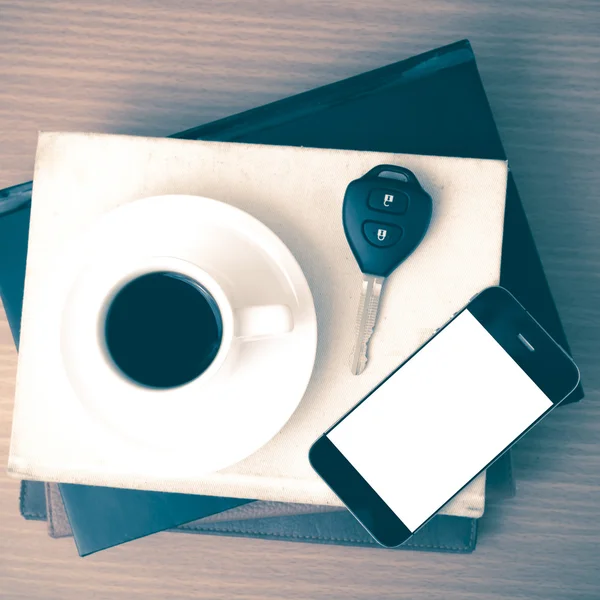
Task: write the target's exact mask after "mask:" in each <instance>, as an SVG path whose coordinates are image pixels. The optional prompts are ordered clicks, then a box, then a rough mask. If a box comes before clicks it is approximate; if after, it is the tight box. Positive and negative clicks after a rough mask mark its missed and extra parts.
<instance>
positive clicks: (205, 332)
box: [104, 272, 222, 388]
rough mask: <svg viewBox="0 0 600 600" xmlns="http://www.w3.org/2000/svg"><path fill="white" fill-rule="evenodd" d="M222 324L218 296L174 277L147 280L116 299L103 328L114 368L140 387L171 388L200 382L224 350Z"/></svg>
mask: <svg viewBox="0 0 600 600" xmlns="http://www.w3.org/2000/svg"><path fill="white" fill-rule="evenodd" d="M221 335H222V321H221V314H220V312H219V308H218V307H217V304H216V302H215V300H214V299H213V297H212V296H211V295H210V294H209V293H208V292H207V291H206V290H205V289H204V288H203V287H202V286H201V285H199V284H198V283H196V282H195V281H193V280H192V279H190V278H188V277H186V276H183V275H180V274H178V273H171V272H155V273H148V274H147V275H142V276H141V277H138V278H137V279H134V280H132V281H130V282H129V283H127V284H126V285H125V286H124V287H123V288H121V290H119V291H118V292H117V294H116V296H115V297H114V299H113V300H112V302H111V304H110V306H109V308H108V311H107V314H106V320H105V323H104V336H105V343H106V349H107V351H108V354H109V356H110V358H111V359H112V361H113V362H114V364H115V365H116V366H117V367H118V369H119V370H120V371H121V372H122V373H124V374H125V375H126V376H127V377H129V378H130V379H132V380H133V381H135V382H136V383H138V384H140V385H144V386H148V387H152V388H171V387H176V386H180V385H183V384H185V383H188V382H190V381H192V380H193V379H196V377H198V376H199V375H201V374H202V373H203V372H204V371H205V370H206V369H207V368H208V367H209V365H210V364H211V363H212V361H213V360H214V358H215V356H216V355H217V352H218V351H219V347H220V345H221Z"/></svg>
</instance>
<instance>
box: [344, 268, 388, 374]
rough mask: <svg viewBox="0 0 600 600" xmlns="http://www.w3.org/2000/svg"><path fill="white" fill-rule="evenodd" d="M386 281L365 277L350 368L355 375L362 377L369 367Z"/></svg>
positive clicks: (382, 278) (381, 278)
mask: <svg viewBox="0 0 600 600" xmlns="http://www.w3.org/2000/svg"><path fill="white" fill-rule="evenodd" d="M384 279H385V278H384V277H375V276H374V275H363V282H362V290H361V293H360V302H359V304H358V315H357V317H356V342H355V346H354V352H353V354H352V364H351V367H350V368H351V370H352V373H354V375H360V374H361V373H362V372H363V371H364V370H365V368H366V366H367V346H368V344H369V340H370V339H371V335H372V334H373V329H374V327H375V321H376V319H377V311H378V309H379V299H380V298H381V288H382V286H383V282H384Z"/></svg>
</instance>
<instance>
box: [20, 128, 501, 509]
mask: <svg viewBox="0 0 600 600" xmlns="http://www.w3.org/2000/svg"><path fill="white" fill-rule="evenodd" d="M378 164H397V165H402V166H404V167H406V168H408V169H410V170H412V171H413V172H414V173H415V175H416V176H417V178H418V179H419V181H420V183H421V184H422V186H423V187H424V188H425V190H427V191H428V193H429V194H430V195H431V196H432V198H433V218H432V223H431V226H430V229H429V231H428V233H427V235H426V237H425V239H424V240H423V242H422V244H421V245H420V246H419V247H418V248H417V250H416V251H415V252H414V253H413V254H412V255H411V256H410V257H409V258H408V259H407V260H406V261H405V262H404V263H403V264H402V265H401V266H400V267H399V268H398V269H397V270H396V271H395V272H394V273H392V275H391V276H390V277H389V278H388V280H387V282H386V285H385V288H384V293H383V296H382V301H381V305H380V313H379V316H378V322H377V327H376V329H375V332H374V335H373V337H372V339H371V344H370V359H369V363H368V367H367V369H366V370H365V372H364V373H363V374H362V375H360V376H359V377H355V376H354V375H352V374H351V372H350V369H349V360H350V355H351V351H352V347H353V343H354V324H355V319H356V311H357V306H358V298H359V294H360V289H361V273H360V271H359V269H358V266H357V264H356V262H355V260H354V257H353V256H352V253H351V251H350V248H349V247H348V244H347V241H346V238H345V235H344V231H343V226H342V220H341V205H342V201H343V197H344V191H345V189H346V186H347V185H348V183H349V182H350V181H352V180H353V179H356V178H358V177H361V176H362V175H364V174H365V173H366V172H367V171H368V170H370V169H371V168H372V167H374V166H375V165H378ZM506 181H507V165H506V163H505V162H502V161H492V160H482V159H466V158H448V157H432V156H415V155H403V154H387V153H374V152H357V151H337V150H323V149H310V148H291V147H277V146H261V145H248V144H235V143H221V142H202V141H186V140H174V139H154V138H142V137H131V136H113V135H101V134H81V133H43V134H41V135H40V139H39V144H38V152H37V159H36V167H35V179H34V191H33V199H32V213H31V228H30V240H29V254H28V260H27V272H26V282H25V298H24V307H23V320H22V331H21V347H20V356H19V366H18V375H17V389H16V400H15V413H14V421H13V435H12V440H11V452H10V458H9V472H10V473H11V474H12V475H14V476H16V477H22V478H27V479H37V480H44V481H58V482H70V483H86V484H92V485H107V486H114V487H131V488H139V489H148V490H162V491H170V492H186V493H198V494H208V495H219V496H230V497H239V498H255V499H261V500H268V501H281V502H297V503H308V504H322V505H340V501H339V500H338V499H337V498H336V497H335V495H334V494H333V493H332V492H331V491H330V490H329V489H328V488H327V486H326V485H325V484H324V483H323V482H322V481H321V480H320V479H319V478H318V477H317V475H316V474H315V473H314V472H313V470H312V469H311V467H310V465H309V463H308V458H307V453H308V449H309V447H310V445H311V444H312V442H314V440H315V439H316V438H317V437H318V436H319V435H320V434H321V433H322V432H323V431H324V430H326V429H327V428H328V427H329V426H330V425H331V424H332V423H334V422H335V421H336V420H337V419H338V418H339V417H340V416H341V415H342V414H344V412H346V411H347V410H348V409H349V408H351V407H352V406H353V405H354V404H356V403H357V402H358V401H359V400H361V399H362V398H363V397H364V396H365V395H366V394H367V393H368V392H369V391H370V390H371V389H372V388H373V387H375V386H376V385H377V383H379V381H381V380H382V379H383V378H384V377H385V376H387V375H388V374H389V373H390V372H391V371H392V370H394V369H395V368H396V367H397V366H398V365H399V364H400V363H401V362H402V361H403V360H404V359H405V358H407V357H408V356H409V355H410V354H411V353H412V352H413V351H414V350H415V349H416V348H418V347H419V346H420V345H421V344H422V343H423V342H424V341H426V340H427V339H428V338H429V337H430V336H431V335H432V334H433V332H434V331H435V330H436V329H437V328H438V327H440V326H441V325H443V324H444V323H445V322H446V321H447V320H448V318H449V317H450V316H451V315H452V314H453V313H454V312H455V311H456V310H458V309H460V308H461V307H462V306H464V305H465V304H466V303H467V302H468V301H469V299H470V298H471V297H472V296H473V295H474V294H476V293H477V292H479V291H481V290H482V289H484V288H486V287H488V286H491V285H496V284H498V282H499V278H500V262H501V248H502V234H503V219H504V207H505V194H506ZM164 194H185V195H194V196H203V197H208V198H213V199H215V200H218V201H220V202H223V203H226V204H228V205H230V206H233V207H236V208H239V209H241V210H243V211H245V212H247V213H249V214H250V215H251V216H253V217H254V218H256V219H258V220H259V221H260V222H262V223H263V224H264V225H266V226H267V227H268V228H270V229H271V230H272V231H273V232H274V233H275V234H276V235H277V236H278V237H279V239H280V240H281V241H282V242H283V243H284V244H285V245H286V246H287V248H288V249H289V250H290V251H291V254H292V255H293V256H294V257H295V259H296V261H297V263H298V264H299V266H300V267H301V270H302V272H303V274H304V276H305V278H306V281H307V282H308V285H309V287H310V291H311V292H312V297H313V300H314V309H315V311H316V319H317V329H318V343H317V349H316V358H315V362H314V369H313V371H312V376H311V377H310V381H309V383H308V387H307V388H306V392H305V393H304V396H303V398H302V400H301V402H300V403H299V405H298V407H297V408H296V410H295V411H294V412H293V414H292V415H291V417H290V418H289V420H288V421H287V423H286V424H285V425H284V426H283V427H282V428H281V430H280V431H279V432H278V433H277V434H276V435H275V436H274V437H272V439H270V441H268V442H267V443H265V444H264V445H263V446H262V447H260V448H259V449H258V450H256V451H255V452H253V453H252V454H251V455H250V456H247V457H246V458H244V459H243V460H241V461H239V462H237V463H236V464H233V465H232V466H229V467H227V468H224V469H221V470H220V471H217V472H213V473H209V474H206V473H205V472H204V473H203V472H201V469H200V468H199V464H201V463H202V460H201V458H199V456H198V455H195V454H194V453H193V452H190V451H189V448H190V446H189V444H187V443H185V440H186V437H189V436H193V435H196V436H201V435H202V432H203V431H206V430H207V429H212V430H218V431H220V432H222V435H223V436H224V437H225V438H227V436H228V435H231V432H233V431H236V428H237V430H240V431H241V430H242V429H243V428H244V427H248V428H251V427H253V424H256V423H260V420H261V419H262V418H263V416H264V411H263V409H261V410H256V411H252V410H251V408H248V407H245V408H244V409H242V408H240V411H239V413H238V412H237V411H236V410H232V411H229V413H228V415H227V416H228V418H227V419H224V418H221V419H218V420H215V421H214V422H209V421H207V422H190V421H191V419H189V417H186V413H185V411H182V412H180V413H178V410H179V409H178V406H177V404H176V403H175V404H168V403H165V405H164V407H163V409H162V410H163V411H164V415H165V418H164V422H163V424H162V427H161V426H160V425H159V422H158V420H154V421H152V420H148V423H149V424H150V425H151V428H150V430H148V431H147V434H148V437H149V438H153V439H156V440H159V439H160V440H162V446H161V447H162V448H163V450H164V449H165V448H166V450H165V451H163V452H156V451H148V448H147V447H146V446H144V444H137V443H136V442H135V441H132V440H130V439H126V438H127V436H126V435H123V434H122V433H121V430H119V432H117V431H116V430H112V429H111V427H110V426H109V425H107V424H106V423H105V422H103V421H102V419H100V420H99V419H97V418H96V416H95V413H94V411H90V410H88V408H89V403H86V402H85V401H82V398H81V394H82V392H81V390H78V393H76V391H75V389H74V386H73V385H72V384H71V382H70V380H69V377H68V376H67V374H66V369H65V368H64V365H63V356H62V353H61V344H60V335H58V334H57V326H56V324H57V322H58V321H60V320H61V319H62V318H63V311H64V305H63V304H62V303H61V302H59V296H60V293H62V292H61V290H59V289H57V288H58V287H60V286H57V285H55V284H54V283H53V282H54V281H57V280H60V277H58V279H57V276H59V275H60V270H61V262H60V257H61V253H64V251H65V248H67V247H68V245H69V244H72V243H73V240H76V239H77V238H78V237H81V236H82V235H83V236H84V237H85V236H86V232H88V231H93V228H94V226H95V224H96V223H98V222H99V221H100V220H101V219H102V218H103V217H104V215H106V214H108V213H110V211H112V210H113V209H116V208H117V207H121V206H124V205H127V204H129V203H132V202H134V201H136V200H140V199H142V198H146V197H150V196H158V195H164ZM181 218H182V216H181V215H177V214H165V219H164V224H163V226H164V228H165V230H170V231H177V228H178V227H179V226H180V225H181ZM178 219H179V221H178ZM144 226H145V225H144V223H143V222H140V223H139V228H140V230H141V231H143V230H144ZM134 238H135V232H132V239H134ZM112 242H113V240H110V239H107V240H106V252H107V254H109V253H110V247H111V244H112ZM63 291H64V290H63ZM53 299H54V300H53ZM286 368H287V367H286ZM293 368H294V366H293V365H289V369H290V372H291V371H292V370H293ZM92 379H93V377H92ZM88 383H89V385H91V386H93V385H94V383H95V382H93V381H90V382H88ZM262 383H264V381H263V382H256V385H257V386H260V385H261V384H262ZM98 385H101V382H100V381H99V382H98ZM111 401H112V402H113V404H114V406H117V407H118V406H119V405H120V406H121V407H123V408H122V411H123V423H124V428H125V430H126V428H127V427H126V426H127V419H128V418H131V415H132V414H133V412H134V411H133V409H132V408H131V407H127V403H128V398H127V397H122V398H119V399H118V402H116V401H115V399H114V398H112V399H111ZM200 401H202V399H199V402H200ZM208 401H210V399H208ZM239 402H240V403H243V402H244V397H243V396H241V397H240V398H239ZM119 403H120V404H119ZM240 406H241V405H240ZM138 408H139V415H140V419H142V420H143V419H144V415H143V412H144V408H143V405H140V406H139V407H138ZM115 410H116V412H117V414H115V415H114V418H115V419H118V418H119V414H118V413H119V410H121V409H118V408H117V409H115ZM157 410H158V409H157ZM249 415H250V417H249ZM240 420H243V422H238V421H240ZM100 421H102V422H100ZM173 424H178V425H177V426H174V425H173ZM152 427H154V429H152ZM179 442H181V443H179ZM232 443H233V442H232ZM484 486H485V476H484V475H482V476H480V477H479V478H477V479H476V480H475V481H474V482H472V484H471V485H469V486H468V487H467V488H465V490H463V491H462V492H461V493H460V494H459V495H458V496H457V497H456V498H455V499H454V501H453V502H452V503H450V504H449V505H448V506H446V507H445V509H444V511H443V512H446V513H447V514H455V515H462V516H469V517H478V516H480V515H481V514H482V513H483V509H484Z"/></svg>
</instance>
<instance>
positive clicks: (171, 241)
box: [57, 195, 317, 475]
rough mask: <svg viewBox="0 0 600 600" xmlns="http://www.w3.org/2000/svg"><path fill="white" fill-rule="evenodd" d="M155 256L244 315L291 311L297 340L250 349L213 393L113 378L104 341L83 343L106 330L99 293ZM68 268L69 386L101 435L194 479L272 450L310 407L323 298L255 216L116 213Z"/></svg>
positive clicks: (70, 253) (164, 203)
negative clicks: (185, 267) (101, 327)
mask: <svg viewBox="0 0 600 600" xmlns="http://www.w3.org/2000/svg"><path fill="white" fill-rule="evenodd" d="M152 256H169V257H175V258H179V259H182V260H186V261H189V262H192V263H194V264H196V265H198V266H200V267H201V268H202V269H204V270H205V271H206V272H207V273H210V274H211V275H212V276H213V277H215V278H217V276H218V277H219V278H221V280H225V281H226V283H227V286H228V288H229V289H231V290H233V296H232V297H231V298H230V299H231V301H232V304H233V305H234V306H236V300H238V301H239V300H240V299H241V298H242V297H243V298H244V302H245V303H246V304H247V303H248V301H250V304H253V305H264V304H286V305H287V306H289V307H290V309H291V311H292V315H293V321H294V328H293V330H292V331H291V332H289V333H286V334H284V335H281V336H279V337H273V338H268V339H263V340H255V341H246V342H243V343H242V344H241V346H240V350H239V352H240V354H239V358H238V360H237V363H236V366H235V368H234V369H233V370H231V371H230V372H225V373H222V372H220V371H219V372H218V373H217V375H216V376H215V377H213V379H211V380H209V381H208V383H205V384H204V385H202V386H198V385H196V386H195V385H194V382H191V383H189V384H186V385H185V386H181V387H180V388H174V389H172V390H153V389H149V388H141V387H140V386H136V385H133V384H132V383H131V382H128V381H127V380H125V379H124V378H122V377H120V376H118V375H117V374H116V373H112V374H111V373H109V371H108V370H107V369H106V368H104V366H103V365H101V364H100V360H99V359H98V358H94V356H96V357H97V356H99V355H98V353H96V354H94V352H93V351H92V348H91V345H92V344H93V343H94V340H93V339H92V338H93V336H92V335H87V334H86V335H81V334H80V333H78V332H82V331H83V332H85V331H88V332H89V331H91V328H92V327H93V326H94V325H93V324H94V323H95V322H97V313H96V312H95V310H96V309H95V308H94V306H93V303H91V302H88V299H89V298H90V297H91V295H90V294H91V291H90V290H94V286H96V287H98V281H99V277H100V275H101V278H104V279H103V281H108V280H110V277H111V274H112V272H113V271H114V274H115V275H114V276H115V277H118V273H119V272H121V274H122V265H123V264H126V263H127V261H130V260H136V259H139V258H144V257H152ZM60 262H61V266H60V271H61V276H60V280H57V285H58V286H60V287H62V288H63V289H64V290H65V293H64V296H63V300H64V305H63V306H64V308H63V311H62V322H61V332H62V333H61V339H62V340H63V341H62V343H61V351H62V357H63V361H62V362H63V365H64V369H65V372H66V374H67V378H68V380H69V382H70V383H71V386H72V388H73V389H74V391H75V395H76V397H77V400H78V401H79V403H80V405H81V406H82V407H83V408H84V410H85V411H86V412H87V414H88V416H89V417H91V418H92V420H93V421H94V424H95V426H96V427H97V426H100V427H102V428H103V429H104V430H105V432H106V433H107V435H109V437H113V438H114V439H115V441H118V445H119V446H123V444H125V445H126V446H127V447H129V448H130V452H132V453H133V454H136V453H139V454H140V457H141V456H142V455H143V461H144V462H147V461H148V460H149V459H151V460H155V461H157V462H158V463H162V464H163V465H164V464H166V463H168V464H170V465H171V469H172V471H173V473H174V474H175V473H176V472H178V471H180V472H181V473H184V472H186V473H189V472H190V470H189V463H190V460H192V461H193V464H194V474H195V475H202V474H204V473H209V472H213V471H217V470H220V469H223V468H225V467H227V466H229V465H232V464H234V463H236V462H238V461H240V460H242V459H244V458H245V457H247V456H249V455H250V454H252V453H253V452H255V451H256V450H258V448H260V447H261V446H263V445H264V444H266V443H267V442H268V441H269V440H270V439H271V438H272V437H273V436H274V435H275V434H276V433H277V432H278V431H279V430H280V429H281V428H282V427H283V426H284V425H285V423H286V422H287V421H288V419H289V418H290V416H291V415H292V413H293V412H294V410H295V409H296V407H297V406H298V404H299V403H300V400H301V399H302V397H303V395H304V392H305V389H306V387H307V385H308V382H309V380H310V377H311V374H312V370H313V365H314V360H315V353H316V344H317V320H316V315H315V309H314V304H313V298H312V294H311V291H310V288H309V286H308V283H307V281H306V278H305V277H304V274H303V273H302V270H301V268H300V266H299V265H298V263H297V261H296V259H295V258H294V256H293V255H292V254H291V252H290V251H289V249H288V248H287V247H286V246H285V244H284V243H283V242H282V241H281V240H280V239H279V238H278V237H277V236H276V235H275V234H274V233H273V232H272V231H271V230H270V229H268V228H267V227H266V226H265V225H264V224H262V223H261V222H260V221H258V220H257V219H255V218H254V217H252V216H250V215H249V214H248V213H246V212H244V211H242V210H239V209H237V208H235V207H232V206H230V205H227V204H224V203H222V202H218V201H216V200H211V199H209V198H203V197H198V196H181V195H178V196H155V197H152V198H145V199H142V200H138V201H135V202H133V203H130V204H127V205H125V206H122V207H120V208H117V209H115V210H113V211H111V212H110V213H107V214H106V215H105V216H104V217H102V218H101V219H100V220H99V221H97V222H96V224H95V225H94V226H93V228H92V229H91V230H89V231H87V232H86V233H85V234H84V235H82V236H80V237H79V238H78V239H77V240H76V241H75V242H72V243H70V244H69V245H68V247H67V248H66V249H65V251H64V252H63V253H61V258H60ZM69 332H75V334H76V335H78V337H76V338H73V336H72V335H71V333H69ZM65 339H71V342H69V343H65V342H64V340H65ZM72 339H76V340H77V343H72ZM90 357H91V358H90ZM157 466H158V465H157Z"/></svg>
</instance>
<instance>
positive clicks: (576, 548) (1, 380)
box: [0, 0, 600, 600]
mask: <svg viewBox="0 0 600 600" xmlns="http://www.w3.org/2000/svg"><path fill="white" fill-rule="evenodd" d="M464 37H468V38H469V39H470V40H471V41H472V43H473V46H474V49H475V52H476V54H477V57H478V63H479V67H480V70H481V74H482V77H483V80H484V83H485V85H486V88H487V92H488V95H489V98H490V102H491V104H492V108H493V110H494V112H495V115H496V117H497V122H498V125H499V128H500V132H501V134H502V137H503V139H504V143H505V146H506V150H507V153H508V156H509V158H510V164H511V168H512V170H513V172H514V174H515V177H516V180H517V184H518V186H519V188H520V191H521V195H522V197H523V201H524V204H525V208H526V211H527V214H528V216H529V218H530V222H531V227H532V229H533V232H534V235H535V238H536V240H537V243H538V247H539V251H540V254H541V257H542V260H543V262H544V265H545V268H546V271H547V275H548V278H549V280H550V284H551V287H552V289H553V291H554V295H555V299H556V302H557V304H558V307H559V309H560V312H561V315H562V318H563V322H564V326H565V329H566V331H567V335H568V337H569V340H570V342H571V345H572V350H573V353H574V356H575V359H576V361H577V362H578V363H579V365H580V367H581V370H582V374H583V382H584V386H585V390H586V393H587V396H586V398H585V400H584V401H583V402H581V403H580V404H579V405H575V406H569V407H565V408H562V409H559V411H557V413H555V414H554V415H553V416H552V417H551V418H549V419H547V421H545V422H544V423H542V424H541V425H540V427H538V428H536V430H535V431H533V432H532V433H531V434H530V435H528V436H527V437H526V438H525V439H524V440H523V441H522V442H521V443H520V444H519V445H518V447H517V448H516V450H515V452H514V459H515V464H516V477H517V480H518V491H517V497H516V498H514V499H512V500H509V501H504V502H502V503H499V504H496V505H491V506H489V507H488V508H487V511H486V515H485V516H484V518H483V519H482V523H481V527H480V536H479V543H478V547H477V550H476V552H475V553H474V554H472V555H444V554H425V553H415V552H386V551H381V550H377V549H360V548H343V547H333V546H332V547H328V546H316V545H310V544H295V543H287V542H274V541H260V540H239V539H232V538H217V537H204V536H190V535H177V534H168V533H161V534H158V535H155V536H152V537H150V538H147V539H143V540H139V541H136V542H133V543H130V544H127V545H125V546H121V547H118V548H113V549H111V550H108V551H105V552H101V553H99V554H97V555H94V556H91V557H88V558H86V559H80V558H78V556H77V554H76V552H75V548H74V545H73V542H72V540H71V539H63V540H52V539H50V538H49V537H48V536H47V534H46V529H45V525H44V524H43V523H37V522H26V521H24V520H23V519H22V518H21V517H20V515H19V514H18V504H17V496H18V483H17V482H16V481H14V480H11V479H9V478H8V477H6V475H4V474H1V475H0V520H1V521H0V597H1V598H3V599H9V598H10V599H12V598H60V599H68V598H74V599H75V598H77V599H81V598H91V597H93V598H124V599H125V598H127V599H137V598H192V597H194V598H227V599H230V598H241V599H251V598H252V599H265V598H285V599H286V600H287V599H290V600H291V599H295V598H306V599H311V600H313V599H320V598H336V599H337V598H340V599H341V598H377V599H379V600H383V599H385V598H409V599H411V600H417V599H419V598H444V599H445V600H450V599H454V598H456V599H465V598H476V599H478V600H482V599H492V598H493V599H499V598H512V599H517V598H540V599H544V600H547V599H550V598H557V599H561V600H575V599H579V598H591V599H596V600H597V599H598V598H600V569H599V568H598V567H599V566H600V550H599V543H600V456H599V454H600V405H599V400H600V366H599V365H598V359H599V358H600V97H599V92H600V2H598V1H597V0H590V1H585V0H571V1H570V2H563V1H557V0H545V1H540V2H528V3H523V2H520V1H518V0H510V1H508V0H504V1H499V2H496V1H490V0H486V1H485V2H483V1H481V0H479V1H478V0H458V1H455V2H445V1H442V0H434V1H428V2H427V1H415V0H410V1H409V0H406V1H403V2H398V1H396V2H385V1H383V0H370V2H364V1H363V2H359V1H355V0H347V1H345V2H341V1H334V0H330V1H328V2H314V1H312V0H310V1H304V2H300V1H297V2H292V1H289V0H262V1H260V2H259V1H257V0H254V1H249V0H247V1H243V0H237V1H223V2H211V1H209V0H201V1H193V0H168V1H167V0H165V1H164V2H159V1H158V0H152V1H145V2H144V1H142V0H119V1H117V0H110V1H105V2H93V1H89V0H78V1H77V2H67V1H59V0H20V1H19V0H12V1H11V0H0V77H1V79H0V188H2V187H5V186H9V185H13V184H16V183H19V182H21V181H25V180H28V179H30V178H31V173H32V167H33V157H34V151H35V146H36V135H37V131H38V130H85V131H101V132H113V133H130V134H148V135H157V136H161V135H167V134H170V133H172V132H175V131H179V130H183V129H186V128H189V127H192V126H194V125H197V124H200V123H203V122H207V121H210V120H213V119H216V118H218V117H223V116H226V115H228V114H231V113H234V112H238V111H241V110H244V109H247V108H251V107H253V106H256V105H259V104H263V103H265V102H268V101H271V100H275V99H277V98H281V97H284V96H287V95H289V94H292V93H295V92H300V91H303V90H307V89H310V88H312V87H315V86H318V85H322V84H325V83H329V82H332V81H335V80H338V79H341V78H344V77H348V76H350V75H354V74H358V73H360V72H363V71H366V70H369V69H372V68H375V67H378V66H382V65H385V64H387V63H391V62H395V61H397V60H400V59H402V58H405V57H407V56H410V55H413V54H416V53H419V52H423V51H425V50H428V49H430V48H433V47H436V46H439V45H443V44H445V43H449V42H452V41H455V40H458V39H461V38H464ZM0 312H1V311H0ZM16 363H17V355H16V352H15V350H14V347H13V343H12V339H11V336H10V333H9V329H8V326H7V323H6V319H5V317H4V314H3V313H2V316H0V463H2V464H6V459H7V452H8V445H9V437H10V422H11V413H12V404H13V392H14V379H15V369H16Z"/></svg>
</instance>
